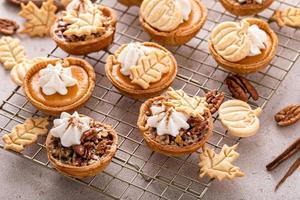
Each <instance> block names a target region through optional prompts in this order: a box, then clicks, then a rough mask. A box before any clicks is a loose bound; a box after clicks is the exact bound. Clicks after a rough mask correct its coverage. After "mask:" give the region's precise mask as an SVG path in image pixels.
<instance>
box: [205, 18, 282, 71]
mask: <svg viewBox="0 0 300 200" xmlns="http://www.w3.org/2000/svg"><path fill="white" fill-rule="evenodd" d="M208 45H209V50H210V52H211V54H212V56H213V57H214V59H215V60H216V61H217V63H218V64H219V65H221V66H222V67H224V68H226V69H228V70H230V71H232V72H235V73H252V72H256V71H258V70H261V69H263V68H265V67H267V66H268V65H269V63H270V62H271V60H272V59H273V57H274V56H275V53H276V50H277V46H278V38H277V35H276V34H275V33H274V31H273V30H272V29H271V28H270V27H269V25H268V24H267V23H266V22H265V21H263V20H261V19H257V18H247V19H243V20H241V21H240V22H223V23H221V24H219V25H217V26H216V27H215V28H214V29H213V31H212V33H211V36H210V39H209V44H208Z"/></svg>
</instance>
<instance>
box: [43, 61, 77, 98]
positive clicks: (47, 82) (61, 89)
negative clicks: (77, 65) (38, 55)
mask: <svg viewBox="0 0 300 200" xmlns="http://www.w3.org/2000/svg"><path fill="white" fill-rule="evenodd" d="M39 76H40V77H39V86H40V87H41V88H42V91H43V93H44V94H45V95H48V96H49V95H53V94H55V93H59V94H60V95H66V94H67V93H68V89H67V87H71V86H74V85H76V84H77V80H76V79H74V78H73V77H72V71H71V67H67V68H64V67H63V66H62V65H61V63H60V62H57V63H56V64H55V66H53V65H52V64H49V65H48V66H47V67H46V68H44V69H41V70H40V71H39Z"/></svg>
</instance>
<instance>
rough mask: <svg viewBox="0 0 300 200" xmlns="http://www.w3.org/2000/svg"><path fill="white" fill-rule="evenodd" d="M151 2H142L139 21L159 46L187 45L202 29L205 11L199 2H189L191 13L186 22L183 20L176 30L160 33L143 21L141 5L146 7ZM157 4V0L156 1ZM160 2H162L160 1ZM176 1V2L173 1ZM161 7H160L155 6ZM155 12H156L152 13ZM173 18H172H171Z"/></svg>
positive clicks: (192, 0)
mask: <svg viewBox="0 0 300 200" xmlns="http://www.w3.org/2000/svg"><path fill="white" fill-rule="evenodd" d="M150 1H151V0H145V1H143V3H142V5H141V9H140V13H139V15H140V16H139V20H140V23H141V25H142V27H143V28H144V30H145V31H146V32H147V33H148V34H149V35H150V37H151V38H152V39H153V40H155V41H157V42H158V43H160V44H163V45H182V44H185V43H187V42H188V41H189V40H191V39H192V38H193V37H195V35H196V34H197V33H198V31H199V30H200V29H201V28H202V26H203V24H204V22H205V21H206V18H207V9H206V7H205V6H204V5H203V3H201V2H200V1H199V0H189V1H190V3H191V12H190V14H189V16H188V19H187V20H184V21H183V22H182V23H180V24H179V25H178V26H177V28H176V29H174V30H171V31H161V30H159V29H157V28H154V27H153V26H151V25H150V24H149V23H148V22H147V21H146V20H145V13H144V10H143V4H144V7H147V6H146V3H148V2H150ZM157 1H158V3H160V2H159V0H157ZM161 1H162V0H161ZM173 1H176V0H173ZM157 7H162V6H157ZM153 12H156V11H153ZM172 18H173V17H172Z"/></svg>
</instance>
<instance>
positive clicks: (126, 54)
mask: <svg viewBox="0 0 300 200" xmlns="http://www.w3.org/2000/svg"><path fill="white" fill-rule="evenodd" d="M105 72H106V76H107V77H108V79H109V80H110V81H111V82H112V84H113V85H114V86H115V87H116V88H117V89H118V90H119V91H120V92H121V93H123V94H124V95H127V96H129V97H132V98H135V99H142V98H150V97H153V96H157V95H159V94H161V93H162V92H163V91H164V90H166V89H167V88H168V87H169V86H170V85H171V84H172V82H173V80H174V79H175V77H176V74H177V62H176V60H175V58H174V56H173V55H172V54H171V52H169V51H168V50H167V49H165V48H164V47H162V46H160V45H158V44H156V43H153V42H144V43H139V42H135V43H129V44H124V45H122V46H121V47H120V48H119V49H117V50H116V51H115V52H114V54H112V55H110V56H108V58H107V60H106V64H105Z"/></svg>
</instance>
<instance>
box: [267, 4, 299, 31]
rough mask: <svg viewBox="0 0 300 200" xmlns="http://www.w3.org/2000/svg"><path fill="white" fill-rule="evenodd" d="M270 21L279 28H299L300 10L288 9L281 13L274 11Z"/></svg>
mask: <svg viewBox="0 0 300 200" xmlns="http://www.w3.org/2000/svg"><path fill="white" fill-rule="evenodd" d="M270 21H275V22H276V23H277V24H278V26H280V27H283V26H290V27H294V28H297V27H300V8H294V7H288V8H287V9H285V10H283V11H281V10H276V11H275V12H274V14H273V16H272V17H271V19H270Z"/></svg>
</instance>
